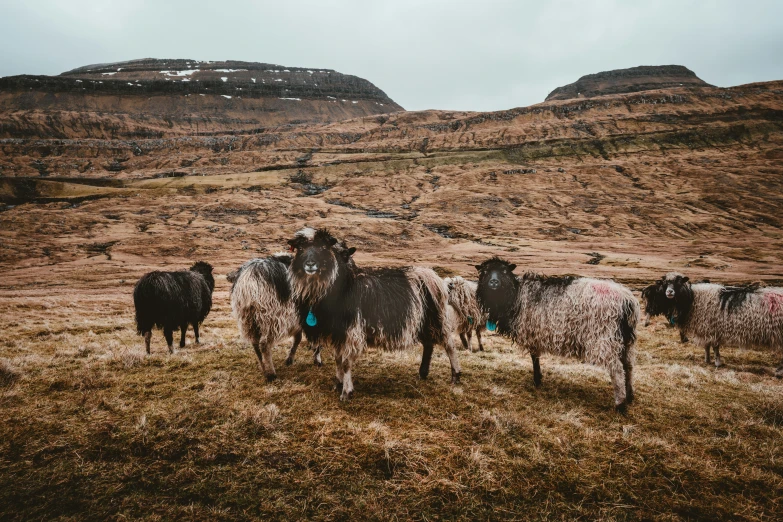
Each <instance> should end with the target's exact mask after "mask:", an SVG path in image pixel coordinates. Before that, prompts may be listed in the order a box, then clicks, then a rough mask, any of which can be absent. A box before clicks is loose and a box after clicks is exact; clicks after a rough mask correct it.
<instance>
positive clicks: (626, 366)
mask: <svg viewBox="0 0 783 522" xmlns="http://www.w3.org/2000/svg"><path fill="white" fill-rule="evenodd" d="M623 372H624V373H625V403H626V404H631V403H632V402H633V399H634V393H633V363H632V362H631V360H630V358H629V357H628V347H626V349H625V354H624V355H623Z"/></svg>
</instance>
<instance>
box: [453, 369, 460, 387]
mask: <svg viewBox="0 0 783 522" xmlns="http://www.w3.org/2000/svg"><path fill="white" fill-rule="evenodd" d="M460 375H462V372H454V371H452V372H451V384H459V378H460Z"/></svg>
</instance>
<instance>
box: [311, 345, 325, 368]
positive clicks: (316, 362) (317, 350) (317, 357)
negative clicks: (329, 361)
mask: <svg viewBox="0 0 783 522" xmlns="http://www.w3.org/2000/svg"><path fill="white" fill-rule="evenodd" d="M313 352H314V353H313V364H314V365H316V366H323V365H324V363H323V361H321V346H320V345H318V346H316V347H315V350H313Z"/></svg>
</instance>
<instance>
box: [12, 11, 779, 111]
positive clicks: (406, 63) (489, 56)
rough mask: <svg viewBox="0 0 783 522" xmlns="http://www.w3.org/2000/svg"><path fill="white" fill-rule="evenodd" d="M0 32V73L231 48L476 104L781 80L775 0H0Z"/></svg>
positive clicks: (234, 54)
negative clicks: (589, 83)
mask: <svg viewBox="0 0 783 522" xmlns="http://www.w3.org/2000/svg"><path fill="white" fill-rule="evenodd" d="M0 45H2V48H3V53H2V56H0V76H9V75H14V74H25V73H28V74H58V73H60V72H62V71H65V70H68V69H72V68H74V67H78V66H81V65H86V64H90V63H100V62H112V61H120V60H127V59H133V58H142V57H158V58H179V57H181V58H193V59H200V60H222V59H237V60H249V61H261V62H269V63H277V64H281V65H289V66H303V67H318V68H331V69H335V70H338V71H340V72H343V73H348V74H355V75H357V76H361V77H363V78H366V79H368V80H370V81H372V82H373V83H375V84H376V85H377V86H379V87H380V88H381V89H383V90H385V91H386V93H387V94H389V96H391V97H392V98H393V99H395V100H396V101H397V102H398V103H400V104H401V105H402V106H404V107H405V108H406V109H409V110H419V109H454V110H481V111H487V110H500V109H507V108H511V107H518V106H524V105H530V104H533V103H538V102H540V101H543V99H544V97H545V96H546V95H547V94H548V93H549V91H551V90H552V89H554V88H555V87H557V86H559V85H563V84H565V83H570V82H572V81H575V80H576V79H577V78H578V77H580V76H582V75H584V74H590V73H594V72H598V71H604V70H609V69H617V68H623V67H632V66H636V65H664V64H681V65H685V66H687V67H689V68H691V69H692V70H694V71H695V72H696V74H698V75H699V76H700V77H701V78H702V79H704V80H705V81H707V82H709V83H712V84H715V85H719V86H729V85H738V84H742V83H750V82H756V81H768V80H776V79H783V3H781V2H774V1H745V2H742V3H737V2H728V1H717V2H715V1H713V2H697V1H686V0H679V1H658V2H655V1H650V2H628V1H622V0H612V1H610V0H604V1H600V0H599V1H591V2H582V1H560V2H518V1H500V0H495V1H488V0H485V1H482V2H475V1H472V2H466V1H446V0H430V1H412V0H396V1H383V2H381V1H373V2H369V1H358V0H346V1H336V0H332V1H328V0H325V1H303V0H300V1H285V2H281V1H279V0H278V1H275V2H262V1H249V0H237V1H233V2H220V3H218V2H202V1H196V0H190V1H183V0H171V1H163V0H161V1H155V2H152V1H138V0H137V1H134V2H128V1H127V0H126V1H122V2H121V1H115V0H103V1H91V0H31V1H29V2H18V1H16V0H0Z"/></svg>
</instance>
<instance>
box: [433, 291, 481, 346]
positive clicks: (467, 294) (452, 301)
mask: <svg viewBox="0 0 783 522" xmlns="http://www.w3.org/2000/svg"><path fill="white" fill-rule="evenodd" d="M443 282H444V283H446V286H447V287H448V289H449V306H450V307H451V309H452V311H453V321H452V324H453V326H454V330H455V331H456V332H457V333H458V334H459V338H460V340H461V341H462V346H464V347H465V349H466V350H471V351H473V350H472V346H471V340H472V338H473V332H474V331H475V332H476V339H477V340H478V349H479V351H482V352H483V351H484V345H483V344H482V343H481V332H482V331H484V330H485V329H486V322H487V317H486V314H484V313H482V312H481V310H480V309H479V306H478V302H476V289H477V288H478V283H476V282H474V281H468V280H467V279H464V278H462V277H460V276H456V277H447V278H446V279H444V280H443Z"/></svg>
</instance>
